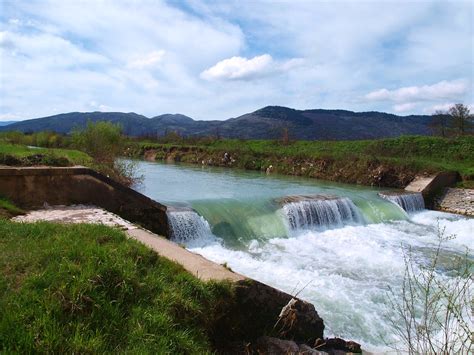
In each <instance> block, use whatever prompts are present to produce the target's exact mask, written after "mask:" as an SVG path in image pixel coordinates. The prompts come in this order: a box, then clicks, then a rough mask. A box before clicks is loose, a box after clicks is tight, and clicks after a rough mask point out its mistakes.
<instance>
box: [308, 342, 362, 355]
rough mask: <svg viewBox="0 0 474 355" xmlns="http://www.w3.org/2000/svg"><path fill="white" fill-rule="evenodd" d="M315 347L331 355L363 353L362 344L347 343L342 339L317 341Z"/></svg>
mask: <svg viewBox="0 0 474 355" xmlns="http://www.w3.org/2000/svg"><path fill="white" fill-rule="evenodd" d="M314 347H315V348H316V349H317V350H318V351H320V350H324V351H327V352H328V353H329V354H334V355H336V354H346V353H362V349H361V347H360V344H358V343H356V342H355V341H345V340H344V339H341V338H328V339H325V340H322V339H317V340H316V342H315V343H314Z"/></svg>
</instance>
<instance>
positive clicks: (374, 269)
mask: <svg viewBox="0 0 474 355" xmlns="http://www.w3.org/2000/svg"><path fill="white" fill-rule="evenodd" d="M138 164H139V170H140V172H141V173H142V174H143V176H144V181H143V183H142V184H141V185H140V186H139V187H137V190H139V191H140V192H142V193H144V194H145V195H147V196H149V197H151V198H153V199H155V200H157V201H159V202H161V203H164V204H167V205H170V206H175V207H177V209H176V211H175V212H171V213H170V220H171V223H172V226H173V230H174V239H175V240H176V241H177V242H179V243H182V244H184V245H185V246H186V247H187V248H188V249H189V250H191V251H193V252H196V253H199V254H201V255H203V256H205V257H206V258H208V259H210V260H213V261H215V262H217V263H226V264H227V265H228V266H229V267H230V268H231V269H232V270H234V271H236V272H238V273H241V274H243V275H246V276H249V277H251V278H254V279H256V280H259V281H261V282H264V283H267V284H269V285H271V286H274V287H276V288H279V289H281V290H283V291H286V292H288V293H291V294H296V293H298V297H300V298H303V299H305V300H307V301H309V302H311V303H313V304H314V305H315V307H316V310H317V311H318V313H319V314H320V315H321V317H322V318H323V319H324V322H325V325H326V330H325V335H335V336H341V337H344V338H345V339H350V340H355V341H357V342H360V343H361V344H363V346H364V348H366V349H368V350H371V351H383V350H387V349H388V347H387V344H386V342H387V341H388V342H391V341H397V339H396V337H395V334H394V331H393V329H392V326H391V322H390V320H389V319H396V314H395V311H394V308H393V307H392V306H391V305H390V302H389V301H388V298H387V296H388V293H389V287H390V288H392V290H394V291H395V294H397V296H396V297H401V296H400V292H399V291H400V289H401V285H402V281H403V275H404V270H405V263H404V258H403V253H402V248H405V249H406V248H411V250H412V253H413V255H414V258H415V260H416V261H417V262H418V263H421V264H423V263H424V262H426V260H428V258H429V256H430V255H431V254H432V253H433V251H434V250H435V248H436V245H437V241H438V238H437V235H438V233H439V232H440V230H441V231H443V230H444V233H445V234H446V235H451V234H454V235H456V238H455V239H453V240H450V241H449V242H447V243H446V244H445V245H444V246H443V250H442V257H443V260H449V259H450V258H452V257H454V256H456V255H462V254H463V253H464V252H465V248H466V246H467V247H469V248H471V251H472V248H473V247H474V245H473V236H474V219H470V218H466V217H462V216H459V215H453V214H448V213H441V212H435V211H429V210H425V209H422V208H421V209H417V208H413V209H414V210H415V211H411V212H409V213H407V212H405V211H404V210H403V209H402V208H400V207H399V206H398V205H397V204H396V203H394V202H391V201H389V200H387V199H383V198H381V197H380V196H379V195H378V193H379V192H381V191H387V189H377V188H370V187H362V186H355V185H346V184H338V183H333V182H325V181H320V180H315V179H306V178H298V177H287V176H274V175H270V176H267V175H265V174H263V173H259V172H253V171H241V170H231V169H223V168H210V167H199V166H189V165H176V164H163V163H154V162H139V163H138ZM307 195H311V196H313V195H323V196H329V197H325V198H323V199H322V200H321V201H316V202H314V201H313V202H311V201H307V200H305V198H302V199H301V200H299V199H293V200H291V199H290V200H284V199H283V200H282V198H284V197H287V196H307ZM336 197H339V198H337V199H336ZM190 208H192V209H193V210H194V211H197V213H198V214H196V213H195V212H193V211H192V210H191V209H190ZM471 257H472V255H471ZM441 272H443V271H441ZM444 272H446V275H448V273H449V270H444ZM447 277H449V276H447ZM383 338H385V340H384V339H383Z"/></svg>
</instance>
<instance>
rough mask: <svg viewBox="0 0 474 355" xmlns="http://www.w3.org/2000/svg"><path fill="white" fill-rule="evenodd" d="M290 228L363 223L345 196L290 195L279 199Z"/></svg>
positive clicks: (357, 210)
mask: <svg viewBox="0 0 474 355" xmlns="http://www.w3.org/2000/svg"><path fill="white" fill-rule="evenodd" d="M280 203H282V204H283V207H282V211H283V213H284V215H285V216H286V218H287V220H288V222H289V225H290V227H291V229H293V230H295V229H310V228H312V227H342V226H343V225H346V224H358V225H360V224H364V222H365V220H364V218H363V217H362V215H361V213H360V212H359V209H358V208H357V207H356V205H354V203H353V202H352V201H351V200H350V199H348V198H346V197H342V198H341V197H335V196H290V197H286V198H283V199H281V200H280Z"/></svg>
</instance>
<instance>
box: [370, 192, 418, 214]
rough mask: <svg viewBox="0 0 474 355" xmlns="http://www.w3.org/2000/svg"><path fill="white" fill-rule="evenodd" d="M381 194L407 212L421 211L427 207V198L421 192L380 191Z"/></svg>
mask: <svg viewBox="0 0 474 355" xmlns="http://www.w3.org/2000/svg"><path fill="white" fill-rule="evenodd" d="M379 195H380V196H381V197H383V198H384V199H386V200H389V201H390V202H393V203H395V204H397V205H398V206H400V207H401V208H403V209H404V210H405V211H407V212H414V211H420V210H423V209H424V208H425V200H424V199H423V195H422V194H421V193H400V194H398V193H386V194H385V193H380V194H379Z"/></svg>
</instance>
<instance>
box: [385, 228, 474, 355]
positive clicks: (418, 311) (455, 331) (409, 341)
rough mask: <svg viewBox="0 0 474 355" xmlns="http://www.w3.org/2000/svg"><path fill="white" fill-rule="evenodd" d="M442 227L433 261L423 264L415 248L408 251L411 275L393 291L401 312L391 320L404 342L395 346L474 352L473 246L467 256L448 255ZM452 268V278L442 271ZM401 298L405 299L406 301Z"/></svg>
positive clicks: (434, 351)
mask: <svg viewBox="0 0 474 355" xmlns="http://www.w3.org/2000/svg"><path fill="white" fill-rule="evenodd" d="M453 238H455V236H445V231H444V229H440V228H439V227H438V243H437V245H436V248H435V250H434V251H433V253H432V256H431V257H430V258H428V260H427V263H424V264H422V265H419V264H418V262H416V261H415V259H414V256H413V254H412V251H411V250H410V249H408V250H403V253H404V259H405V276H404V279H403V285H402V289H401V291H400V290H397V291H396V290H392V289H390V292H389V294H388V301H389V304H390V306H391V309H393V310H395V313H396V316H390V317H389V321H390V323H391V325H392V327H393V329H394V331H395V333H396V335H398V337H399V339H400V341H399V342H397V343H396V344H388V345H391V346H392V347H393V348H394V349H395V350H396V351H397V352H402V353H405V352H408V353H409V354H443V355H448V354H472V352H471V351H472V350H473V348H472V339H471V336H472V325H471V319H470V317H471V312H472V308H471V307H472V302H473V298H472V294H471V292H472V289H473V278H472V268H473V267H474V264H473V261H472V259H471V257H470V250H469V249H467V250H466V253H465V254H464V255H463V256H455V257H451V258H449V259H446V258H443V256H442V255H441V250H442V248H443V245H444V243H445V242H447V241H448V240H451V239H453ZM441 269H445V270H449V273H450V278H449V279H448V278H446V277H444V276H443V275H442V273H440V272H439V270H441ZM400 296H401V299H400Z"/></svg>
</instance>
